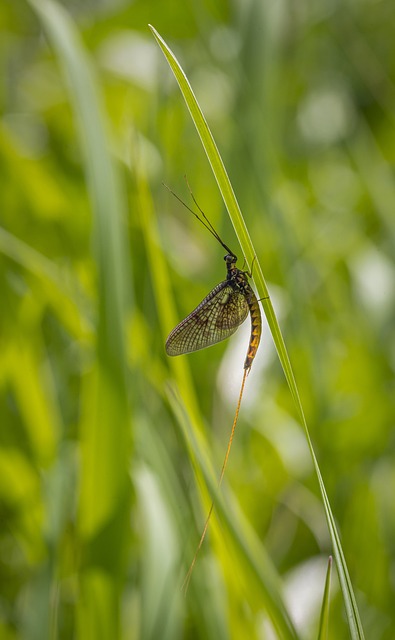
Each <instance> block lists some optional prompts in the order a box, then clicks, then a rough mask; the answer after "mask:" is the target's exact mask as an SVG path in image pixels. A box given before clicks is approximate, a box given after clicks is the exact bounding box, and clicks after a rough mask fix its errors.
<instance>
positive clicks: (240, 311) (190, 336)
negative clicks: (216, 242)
mask: <svg viewBox="0 0 395 640" xmlns="http://www.w3.org/2000/svg"><path fill="white" fill-rule="evenodd" d="M248 311H249V309H248V304H247V301H246V299H245V297H244V296H243V295H242V293H240V292H239V291H237V290H235V289H233V287H231V286H230V285H229V283H228V281H227V280H225V281H224V282H220V284H218V285H217V286H216V287H215V288H214V289H213V290H212V291H211V292H210V293H209V294H208V296H206V297H205V298H204V300H202V302H201V303H200V304H199V306H197V307H196V309H194V310H193V311H192V312H191V313H190V314H189V316H187V317H186V318H185V319H184V320H182V322H180V324H178V325H177V326H176V327H175V329H173V331H172V332H171V333H170V335H169V337H168V338H167V340H166V352H167V354H168V355H169V356H179V355H181V354H182V353H190V352H191V351H198V350H199V349H205V348H206V347H210V346H211V345H212V344H216V343H217V342H221V340H225V339H226V338H229V336H231V335H232V333H234V332H235V331H236V329H237V327H239V326H240V325H241V323H242V322H244V320H245V319H246V317H247V315H248Z"/></svg>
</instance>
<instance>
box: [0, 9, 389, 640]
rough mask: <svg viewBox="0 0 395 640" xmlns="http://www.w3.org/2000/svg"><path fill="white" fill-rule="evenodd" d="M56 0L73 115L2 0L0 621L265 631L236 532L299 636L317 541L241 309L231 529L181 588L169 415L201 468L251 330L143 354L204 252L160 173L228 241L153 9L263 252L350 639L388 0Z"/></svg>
mask: <svg viewBox="0 0 395 640" xmlns="http://www.w3.org/2000/svg"><path fill="white" fill-rule="evenodd" d="M37 4H40V3H37ZM62 4H63V6H65V7H66V8H67V11H68V13H69V14H70V16H71V17H72V22H73V23H74V25H75V29H76V31H77V32H79V34H80V36H81V38H82V41H83V46H84V48H85V49H86V51H87V56H88V58H89V61H90V62H89V64H88V67H90V68H91V70H92V72H93V74H94V76H95V77H96V79H97V83H98V84H97V86H98V87H99V95H100V93H102V94H103V106H102V107H100V108H99V116H98V119H95V118H96V116H95V114H94V113H93V114H92V130H91V131H90V130H87V128H86V126H85V128H84V120H83V115H82V116H81V113H80V107H81V102H79V97H78V91H79V92H80V93H79V96H80V97H81V96H83V95H84V91H85V93H86V95H88V94H89V83H86V84H83V85H82V86H80V88H79V90H78V91H76V88H75V85H73V80H72V78H71V79H70V77H69V74H68V73H67V72H66V73H65V72H64V61H63V63H62V62H61V61H60V60H61V59H62V56H61V55H60V54H59V49H58V48H57V43H58V44H59V43H60V42H61V38H60V36H58V37H59V39H58V41H57V39H56V38H57V36H56V34H54V33H52V36H51V37H50V39H49V40H48V38H47V35H45V34H48V29H47V26H46V27H45V31H44V30H43V23H42V22H40V21H39V18H38V16H37V14H36V13H34V12H33V10H32V8H31V6H30V5H28V4H26V3H25V2H23V1H22V0H17V1H16V2H11V1H8V2H7V1H6V2H3V3H2V4H1V7H0V28H1V38H0V64H1V78H2V82H1V84H0V105H1V124H0V170H1V172H0V176H1V189H0V300H1V314H0V424H1V427H0V523H1V526H0V637H1V638H5V639H7V640H13V639H16V638H18V639H19V638H26V639H29V640H30V639H40V640H41V639H45V638H74V637H76V638H77V637H78V638H84V639H86V638H88V639H89V638H117V637H122V638H144V639H146V638H152V639H154V638H170V639H173V638H216V639H217V638H235V639H239V638H259V639H261V638H269V639H272V638H277V637H285V635H283V634H282V632H281V630H279V627H281V624H280V623H278V625H279V626H277V625H276V617H275V616H274V619H273V616H270V615H269V614H268V597H267V594H265V590H264V588H263V584H262V581H260V580H259V579H258V578H257V576H256V575H255V574H254V573H253V571H252V568H251V567H252V565H251V563H249V561H247V559H246V558H247V556H250V557H253V558H254V557H255V555H254V549H255V544H256V543H257V541H259V543H260V544H261V545H262V547H261V551H260V553H261V554H262V556H259V557H256V563H257V564H258V563H259V562H260V561H261V559H262V558H264V557H266V556H265V554H267V558H270V560H268V562H269V563H270V566H268V567H266V568H265V569H264V572H265V575H266V576H268V580H269V581H270V580H272V579H273V580H277V577H276V578H274V577H273V575H272V574H274V572H275V570H276V571H277V572H278V574H279V576H280V580H281V582H282V586H283V593H284V602H285V606H286V609H287V611H288V612H289V615H290V617H291V619H292V621H293V624H294V625H295V627H296V629H297V633H298V635H299V636H300V637H303V638H315V637H317V629H318V618H319V613H320V606H321V600H322V593H323V588H324V581H325V571H326V564H327V558H328V555H329V554H330V553H331V546H330V540H329V535H328V532H327V528H326V523H325V518H324V511H323V507H322V504H321V502H320V498H319V491H318V486H317V481H316V477H315V475H314V472H313V468H312V464H311V460H310V457H309V453H308V448H307V445H306V442H305V438H304V435H303V432H302V429H301V427H300V425H299V424H298V422H297V419H296V411H295V408H294V405H293V402H292V399H291V397H290V393H289V390H288V387H287V386H286V383H285V380H284V376H283V373H282V371H281V368H280V366H279V363H278V359H277V356H276V353H275V350H274V347H273V343H272V340H271V337H270V333H269V332H268V330H267V328H266V323H265V321H264V325H265V326H264V333H263V339H262V342H261V346H260V350H259V353H258V356H257V358H256V361H255V362H254V365H253V368H252V371H251V374H250V376H249V378H248V380H247V388H246V394H245V398H244V401H243V405H242V409H241V414H240V422H239V425H238V430H237V433H236V439H235V443H234V446H233V450H232V454H231V458H230V462H229V466H228V469H227V471H226V476H225V481H224V486H223V496H224V500H223V505H222V507H224V508H225V510H227V509H229V511H228V513H230V514H231V517H230V520H231V522H232V523H233V525H234V527H236V528H238V532H239V534H238V535H239V542H238V543H237V541H235V536H233V535H232V533H231V531H230V525H229V521H228V520H226V518H225V517H224V515H223V513H222V507H221V513H220V516H219V517H215V518H213V522H212V526H211V527H210V533H209V536H208V538H207V540H206V542H205V545H204V548H203V550H202V552H201V555H200V557H199V561H198V564H197V566H196V569H195V573H194V575H193V578H192V581H191V586H190V590H189V592H188V595H187V597H186V598H184V597H183V596H182V594H181V593H180V590H179V587H180V584H181V582H182V579H183V577H184V575H185V572H186V570H187V568H188V565H189V562H190V560H191V558H192V556H193V551H194V548H195V546H196V544H197V542H198V539H199V535H200V532H201V528H202V525H203V523H204V518H205V514H206V512H207V508H208V506H209V502H208V498H207V493H205V491H204V486H203V482H202V478H201V476H200V474H199V470H198V466H195V465H194V464H192V462H191V459H192V461H193V460H194V457H193V455H192V457H191V451H190V450H189V446H188V443H187V440H186V439H185V433H187V432H188V429H190V428H191V427H193V428H194V432H195V433H197V434H199V435H198V436H196V437H197V439H198V442H199V445H198V446H200V447H201V449H202V451H203V456H204V460H205V463H207V464H208V465H209V467H211V468H212V469H213V470H214V472H215V474H216V475H217V474H218V472H219V470H220V467H221V464H222V459H223V455H224V452H225V448H226V443H227V438H228V434H229V430H230V426H231V422H232V419H233V413H234V409H235V404H236V399H237V393H238V388H239V385H240V381H241V376H242V367H243V362H244V357H245V353H246V350H247V344H248V336H249V326H248V322H247V323H246V326H245V327H244V326H243V327H242V328H241V329H239V331H238V332H237V334H236V335H235V336H234V337H233V338H232V339H230V340H229V341H227V342H226V343H223V344H221V345H218V346H216V347H213V348H211V349H208V350H205V351H202V352H199V353H197V354H193V355H190V356H184V357H182V358H180V359H174V360H173V359H172V360H170V359H169V358H167V357H166V355H165V352H164V342H165V339H166V335H167V333H168V332H169V331H170V330H171V329H172V328H173V326H174V324H175V323H176V322H178V321H179V320H180V319H181V318H183V317H184V316H185V315H186V314H187V313H189V312H190V311H191V310H192V309H193V308H194V307H195V306H196V305H197V303H198V302H199V301H200V300H201V299H202V298H203V297H204V296H205V295H206V294H207V293H208V292H209V290H210V289H211V288H212V287H213V286H214V285H215V284H217V283H218V282H219V281H220V280H222V279H223V278H224V275H225V267H224V263H223V251H222V248H220V247H219V246H218V245H217V244H216V242H215V241H214V240H213V239H212V238H211V237H210V236H209V234H208V233H207V232H206V231H205V230H204V229H203V228H202V227H201V226H200V225H199V224H198V223H197V222H196V220H195V219H193V217H192V216H191V215H190V214H189V213H188V212H187V211H186V210H184V209H183V208H182V207H181V206H180V205H179V203H178V202H177V201H176V200H174V199H173V198H172V197H171V195H170V194H169V193H168V192H167V191H166V189H164V188H163V186H162V181H164V182H166V183H167V184H169V185H170V186H171V187H172V188H173V189H174V190H175V191H176V192H177V193H178V194H180V196H181V197H183V198H184V199H185V200H187V201H188V198H189V195H188V191H187V188H186V185H185V182H184V180H183V176H184V174H187V175H188V178H189V181H190V183H191V186H192V189H193V191H194V194H195V196H196V198H197V200H198V202H199V204H200V205H201V206H202V208H203V209H204V210H205V211H206V213H207V214H208V215H209V216H210V219H211V221H212V222H213V224H214V225H215V226H216V228H217V229H218V230H219V232H220V234H221V235H222V237H223V238H224V240H225V242H226V243H227V244H228V245H229V246H230V247H231V248H232V249H233V251H235V252H236V253H239V255H240V252H239V248H238V246H237V242H236V239H235V237H234V234H233V231H232V228H231V225H230V223H229V221H228V218H227V216H226V213H225V212H224V208H223V205H222V203H221V199H220V195H219V193H218V190H217V187H216V184H215V182H214V179H213V177H212V173H211V170H210V167H209V166H208V163H207V160H206V158H205V156H204V153H203V150H202V148H201V145H200V142H199V140H198V137H197V135H196V132H195V129H194V126H193V124H192V121H191V119H190V117H189V114H188V112H187V110H186V107H185V105H184V102H183V100H182V97H181V94H180V92H179V89H178V87H177V85H176V82H175V80H174V78H173V76H172V74H171V72H170V70H169V68H168V66H167V63H166V62H165V60H164V58H163V56H162V54H161V52H160V50H159V48H158V46H157V44H156V43H155V40H154V38H153V37H152V35H151V33H150V31H149V29H148V26H147V25H148V23H152V24H153V25H154V26H155V28H156V29H157V30H158V31H159V33H160V34H161V35H162V36H163V37H164V38H165V39H166V41H167V42H168V43H169V45H170V46H171V47H172V49H173V51H174V52H175V54H176V55H177V56H178V58H179V60H180V62H181V64H182V65H183V68H184V69H185V71H186V73H187V75H188V78H189V80H190V82H191V84H192V87H193V89H194V91H195V94H196V96H197V98H198V100H199V102H200V104H201V106H202V108H203V111H204V113H205V116H206V118H207V120H208V122H209V125H210V127H211V130H212V132H213V134H214V137H215V139H216V142H217V144H218V147H219V149H220V152H221V154H222V156H223V159H224V161H225V165H226V167H227V169H228V172H229V175H230V179H231V181H232V184H233V186H234V189H235V192H236V195H237V198H238V201H239V203H240V205H241V209H242V211H243V214H244V216H245V219H246V222H247V225H248V227H249V231H250V234H251V237H252V239H253V242H254V246H255V249H256V251H257V256H258V258H259V261H260V263H261V265H262V268H263V270H264V274H265V277H266V279H267V282H268V285H269V290H270V293H271V296H272V298H273V302H274V307H275V309H276V313H277V315H278V318H279V321H280V324H281V328H282V331H283V334H284V338H285V342H286V345H287V348H288V350H289V355H290V358H291V362H292V365H293V367H294V372H295V376H296V380H297V383H298V387H299V392H300V395H301V400H302V404H303V407H304V410H305V412H306V417H307V422H308V425H309V428H310V432H311V435H312V439H313V443H314V447H315V450H316V453H317V457H318V460H319V464H320V467H321V471H322V474H323V478H324V481H325V484H326V488H327V491H328V495H329V498H330V501H331V505H332V508H333V512H334V514H335V517H336V520H337V523H338V527H339V531H340V534H341V540H342V545H343V549H344V552H345V556H346V559H347V562H348V567H349V571H350V575H351V580H352V583H353V586H354V589H355V594H356V598H357V602H358V606H359V609H360V613H361V617H362V622H363V626H364V629H365V633H366V637H367V638H374V639H375V640H379V639H390V638H393V637H394V630H395V610H394V598H395V509H394V495H395V465H394V462H395V436H394V433H395V431H394V420H395V393H394V387H395V384H394V370H395V304H394V303H395V275H394V274H395V266H394V255H395V182H394V170H393V165H394V162H395V116H394V114H395V39H394V26H395V5H394V3H393V1H392V0H355V1H353V2H351V1H346V2H343V3H340V2H334V1H332V2H331V1H330V0H320V1H318V2H313V1H310V2H309V1H308V0H297V1H296V2H286V1H285V0H282V1H281V2H276V3H273V2H269V1H263V0H261V1H258V0H257V1H254V0H247V1H245V2H242V3H237V2H234V3H228V2H224V1H222V0H220V1H218V0H217V1H216V2H214V1H210V0H206V1H205V2H202V3H196V2H188V1H187V2H184V3H181V2H170V1H168V2H155V1H154V0H136V1H135V2H129V1H127V0H117V1H116V2H112V1H110V0H102V1H100V2H99V1H96V2H94V1H93V0H91V1H87V2H84V3H79V2H71V1H70V2H63V3H62ZM42 7H44V9H43V11H44V13H45V11H47V7H46V5H45V4H43V5H42ZM48 11H49V9H48ZM41 19H42V17H41ZM64 19H65V21H66V22H67V17H64ZM44 23H45V19H44ZM44 26H45V24H44ZM77 48H78V47H77ZM76 67H77V70H78V64H77V65H76ZM91 98H92V96H91ZM93 99H94V102H96V101H95V95H93ZM98 101H99V102H100V98H99V99H98ZM86 104H89V103H88V102H87V103H86ZM100 113H101V114H102V115H101V116H100ZM98 122H104V132H103V134H101V133H100V130H99V129H97V135H96V133H95V129H94V127H98V124H97V123H98ZM85 125H86V120H85ZM106 132H107V133H106ZM101 136H102V137H101ZM103 136H104V137H103ZM89 140H90V141H91V142H89ZM92 140H93V141H94V142H96V141H97V151H96V152H92V148H93V146H92ZM100 141H101V142H102V143H103V141H104V143H105V147H103V146H100V144H101V143H100ZM89 145H90V146H89ZM87 149H88V151H87ZM89 149H90V151H89ZM103 149H104V151H103ZM107 156H108V159H106V158H107ZM111 160H112V164H111V162H110V161H111ZM95 162H96V163H97V166H99V168H100V170H101V171H102V175H103V176H104V179H103V181H99V182H97V181H96V183H95V176H97V173H94V171H93V173H92V167H93V166H94V165H95ZM106 163H107V164H106ZM113 176H114V177H113ZM106 180H107V181H108V183H107V181H106ZM100 194H102V196H100ZM111 194H112V195H111ZM241 262H242V261H241ZM202 495H203V496H205V499H204V500H203V501H202ZM228 518H229V516H228ZM233 525H232V526H233ZM243 549H244V550H247V551H245V553H244V551H243ZM264 549H265V550H264ZM271 565H273V566H271ZM274 567H275V569H274ZM332 582H333V583H332V591H331V609H330V624H329V638H332V639H336V640H339V639H342V638H348V637H349V632H348V628H347V620H346V615H345V611H344V605H343V602H342V596H341V592H340V589H339V585H338V582H337V578H336V572H335V571H334V574H333V581H332ZM274 592H275V589H274V590H273V592H272V593H274ZM269 609H270V607H269ZM270 617H271V620H269V618H270ZM276 626H277V630H276ZM292 633H293V632H292V631H290V634H291V635H290V636H289V637H294V636H292Z"/></svg>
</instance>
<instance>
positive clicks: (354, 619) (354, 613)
mask: <svg viewBox="0 0 395 640" xmlns="http://www.w3.org/2000/svg"><path fill="white" fill-rule="evenodd" d="M150 29H151V31H152V33H153V35H154V37H155V39H156V41H157V42H158V44H159V46H160V48H161V50H162V52H163V54H164V56H165V58H166V60H167V62H168V63H169V66H170V68H171V70H172V71H173V73H174V76H175V78H176V80H177V82H178V84H179V87H180V89H181V92H182V95H183V97H184V100H185V102H186V104H187V107H188V109H189V112H190V114H191V117H192V120H193V122H194V124H195V127H196V130H197V132H198V134H199V137H200V139H201V141H202V144H203V147H204V150H205V152H206V155H207V158H208V160H209V162H210V165H211V167H212V170H213V173H214V176H215V179H216V181H217V184H218V186H219V189H220V191H221V194H222V197H223V200H224V202H225V205H226V208H227V210H228V213H229V216H230V219H231V221H232V224H233V227H234V230H235V233H236V235H237V238H238V240H239V243H240V246H241V249H242V251H243V254H244V257H245V259H246V262H247V264H248V266H249V268H251V265H252V260H253V259H254V257H255V256H256V253H255V250H254V247H253V244H252V242H251V238H250V236H249V234H248V231H247V227H246V225H245V222H244V219H243V216H242V214H241V211H240V207H239V205H238V202H237V199H236V196H235V194H234V191H233V188H232V185H231V183H230V180H229V177H228V175H227V172H226V169H225V167H224V164H223V162H222V159H221V156H220V154H219V151H218V149H217V146H216V144H215V141H214V138H213V136H212V134H211V131H210V129H209V127H208V124H207V122H206V120H205V118H204V115H203V112H202V110H201V108H200V106H199V104H198V102H197V100H196V97H195V95H194V93H193V91H192V88H191V86H190V84H189V82H188V79H187V77H186V75H185V73H184V71H183V70H182V68H181V66H180V64H179V63H178V61H177V59H176V58H175V56H174V54H173V53H172V51H171V50H170V48H169V47H168V46H167V44H166V43H165V41H164V40H163V38H162V37H161V36H160V35H159V33H158V32H157V31H156V30H155V29H154V28H153V27H152V26H150ZM254 281H255V284H256V288H257V291H258V294H259V297H260V298H261V299H262V305H263V308H264V311H265V315H266V318H267V321H268V324H269V327H270V331H271V333H272V336H273V341H274V344H275V346H276V349H277V353H278V357H279V359H280V362H281V366H282V368H283V371H284V374H285V377H286V380H287V383H288V386H289V389H290V392H291V395H292V397H293V400H294V402H295V405H296V407H297V410H298V414H299V417H300V420H301V422H302V425H303V428H304V431H305V434H306V438H307V442H308V446H309V449H310V453H311V456H312V460H313V464H314V468H315V471H316V474H317V478H318V482H319V487H320V491H321V496H322V500H323V504H324V509H325V514H326V519H327V523H328V528H329V532H330V535H331V539H332V545H333V551H334V556H335V560H336V566H337V571H338V575H339V580H340V584H341V589H342V593H343V599H344V603H345V607H346V611H347V617H348V624H349V628H350V632H351V636H352V638H355V639H363V638H364V634H363V629H362V624H361V620H360V616H359V611H358V607H357V604H356V600H355V596H354V592H353V588H352V584H351V580H350V576H349V573H348V569H347V565H346V561H345V558H344V553H343V550H342V547H341V543H340V538H339V534H338V532H337V529H336V524H335V520H334V517H333V514H332V510H331V507H330V503H329V500H328V496H327V494H326V490H325V486H324V482H323V479H322V476H321V472H320V469H319V466H318V462H317V459H316V456H315V453H314V449H313V445H312V442H311V439H310V435H309V431H308V428H307V423H306V419H305V416H304V411H303V408H302V404H301V400H300V397H299V392H298V389H297V385H296V381H295V377H294V374H293V370H292V367H291V363H290V360H289V357H288V352H287V349H286V346H285V343H284V339H283V336H282V333H281V330H280V327H279V324H278V321H277V318H276V315H275V312H274V309H273V305H272V302H271V300H270V297H269V294H268V289H267V286H266V283H265V279H264V277H263V273H262V269H261V267H260V264H259V260H258V259H256V260H255V263H254Z"/></svg>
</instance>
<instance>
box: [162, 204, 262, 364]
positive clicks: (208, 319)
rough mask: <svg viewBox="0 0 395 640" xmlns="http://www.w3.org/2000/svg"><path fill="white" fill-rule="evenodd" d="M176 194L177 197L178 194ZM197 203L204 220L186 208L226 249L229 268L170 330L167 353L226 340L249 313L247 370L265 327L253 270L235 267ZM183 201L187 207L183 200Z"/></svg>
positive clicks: (204, 346) (179, 353)
mask: <svg viewBox="0 0 395 640" xmlns="http://www.w3.org/2000/svg"><path fill="white" fill-rule="evenodd" d="M172 193H173V192H172ZM173 195H175V197H176V198H178V196H177V195H176V194H173ZM192 197H193V196H192ZM178 199H179V200H180V198H178ZM181 202H182V201H181ZM194 202H195V204H196V206H197V207H198V208H199V211H200V213H201V214H202V216H203V218H204V219H202V218H200V217H199V216H198V215H197V214H196V213H195V212H194V211H192V209H190V208H189V207H187V208H188V209H189V211H191V213H193V215H194V216H195V217H196V218H197V219H198V220H199V221H200V222H201V223H202V224H203V225H204V226H205V227H206V229H208V231H210V233H211V234H212V235H213V236H214V238H216V240H218V242H219V243H220V244H221V245H222V246H223V247H224V249H225V250H226V251H227V254H226V255H225V256H224V260H225V263H226V268H227V274H226V280H224V281H223V282H220V283H219V284H217V286H216V287H214V289H213V290H212V291H210V293H209V294H208V295H207V296H206V297H205V298H204V300H202V302H201V303H200V304H199V305H198V306H197V307H196V309H194V310H193V311H191V313H190V314H189V315H188V316H187V317H186V318H184V320H182V321H181V322H180V323H179V324H178V325H177V326H176V327H175V328H174V329H173V331H171V333H170V334H169V336H168V338H167V340H166V353H167V355H169V356H179V355H182V354H185V353H191V352H192V351H198V350H199V349H205V348H206V347H210V346H212V345H213V344H216V343H217V342H221V341H222V340H226V338H229V336H231V335H232V334H233V333H235V331H236V330H237V329H238V327H239V326H240V325H241V324H242V323H243V322H244V320H245V319H246V318H247V316H248V313H250V317H251V336H250V342H249V345H248V352H247V356H246V359H245V362H244V369H245V370H246V371H247V373H248V372H249V371H250V369H251V366H252V362H253V360H254V358H255V355H256V352H257V350H258V346H259V341H260V338H261V328H262V319H261V312H260V309H259V304H258V300H257V298H256V295H255V293H254V292H253V290H252V288H251V286H250V284H249V282H248V278H250V277H251V273H249V272H248V271H242V270H241V269H238V268H237V267H236V262H237V256H236V255H235V254H234V253H233V251H231V250H230V249H229V247H228V246H227V245H226V244H225V243H224V242H223V241H222V240H221V238H220V237H219V235H218V233H217V232H216V230H215V229H214V227H213V226H212V224H211V222H210V221H209V220H208V218H207V217H206V215H205V214H204V213H203V211H202V210H201V209H200V207H199V205H198V204H197V203H196V201H195V199H194ZM182 204H184V206H186V205H185V203H184V202H182Z"/></svg>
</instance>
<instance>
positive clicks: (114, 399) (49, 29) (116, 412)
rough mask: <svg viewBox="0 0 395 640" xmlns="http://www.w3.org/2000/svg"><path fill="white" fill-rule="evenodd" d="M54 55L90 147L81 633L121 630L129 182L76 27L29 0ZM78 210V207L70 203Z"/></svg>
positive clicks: (44, 3) (38, 0)
mask: <svg viewBox="0 0 395 640" xmlns="http://www.w3.org/2000/svg"><path fill="white" fill-rule="evenodd" d="M30 4H31V6H32V7H33V9H34V10H35V11H36V13H37V15H38V17H39V19H40V21H41V23H42V24H43V27H44V29H45V32H46V34H47V35H48V38H49V40H50V42H51V44H52V46H53V48H54V50H55V52H56V54H57V56H58V59H59V61H60V64H61V66H62V70H63V72H64V75H65V78H66V80H67V86H68V90H69V96H70V100H71V103H72V106H73V110H74V115H75V121H76V125H77V133H78V136H79V139H80V142H81V148H82V150H83V155H84V166H85V171H86V174H87V178H88V184H89V192H90V200H91V207H92V213H93V240H94V242H93V245H94V260H95V263H96V269H97V281H98V285H97V306H98V314H97V326H96V333H97V337H96V349H95V351H94V353H93V354H92V355H93V358H92V365H91V370H90V373H89V375H86V376H85V378H84V383H85V387H84V389H83V394H82V396H83V399H82V405H83V407H82V416H83V417H82V424H81V452H82V464H81V467H82V477H81V490H80V499H79V517H78V529H77V530H78V536H79V543H80V545H81V549H82V550H83V551H82V560H81V562H82V566H83V568H82V569H81V571H80V584H81V596H80V598H79V605H78V622H79V627H80V631H79V633H80V636H81V637H95V638H100V637H108V638H109V637H113V638H116V637H118V631H119V626H120V621H119V611H120V600H121V592H122V576H123V563H124V559H125V549H126V542H127V535H128V530H129V523H128V508H127V507H128V497H129V491H130V488H129V485H130V482H129V459H130V435H129V433H130V415H129V408H128V398H127V385H126V359H125V357H126V356H125V354H126V349H125V346H124V321H125V308H126V296H125V290H126V287H125V283H124V277H125V274H126V273H128V270H127V269H126V263H127V259H126V245H125V241H124V235H125V234H124V230H123V228H122V216H123V214H124V213H125V207H124V198H123V192H122V190H121V187H120V183H119V180H118V174H117V172H116V165H115V163H114V161H113V159H112V156H111V153H110V143H109V139H108V137H107V122H106V118H105V116H104V107H103V99H102V95H101V92H100V91H99V87H98V85H97V83H96V80H95V77H94V74H93V70H92V68H91V64H90V60H89V59H88V56H87V55H86V52H85V49H84V47H83V45H82V42H81V40H80V38H79V35H78V33H77V30H76V28H75V26H74V24H73V22H72V20H71V19H70V17H69V15H68V14H67V12H66V11H65V10H64V8H63V7H61V6H60V5H58V4H57V3H56V2H54V1H53V0H30ZM70 215H72V212H70Z"/></svg>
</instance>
